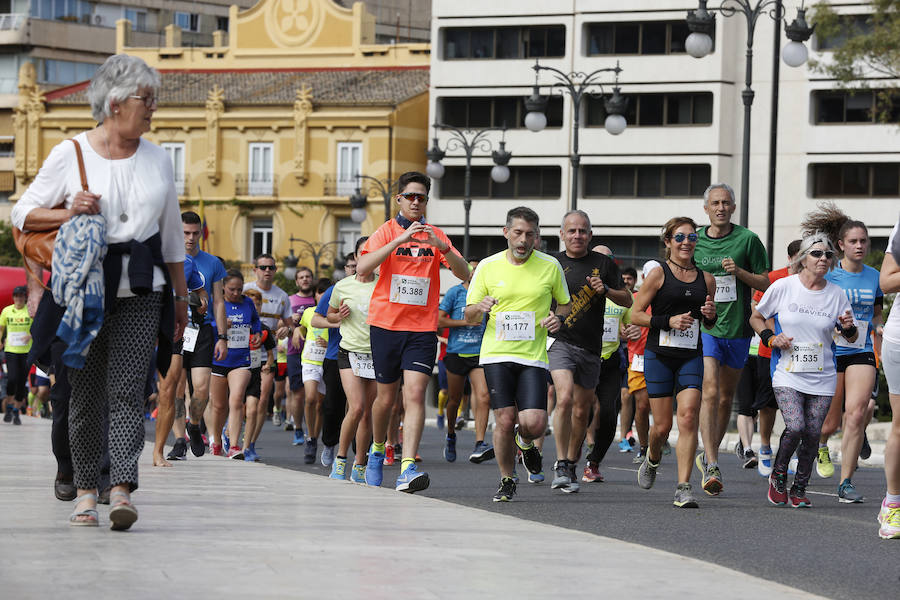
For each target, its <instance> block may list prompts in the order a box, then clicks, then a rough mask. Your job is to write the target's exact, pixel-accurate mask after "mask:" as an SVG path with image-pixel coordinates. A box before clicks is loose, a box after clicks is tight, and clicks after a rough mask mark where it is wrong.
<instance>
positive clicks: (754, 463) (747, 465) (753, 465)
mask: <svg viewBox="0 0 900 600" xmlns="http://www.w3.org/2000/svg"><path fill="white" fill-rule="evenodd" d="M758 464H759V459H758V458H751V459H749V460H748V461H747V462H745V463H744V468H745V469H755V468H756V466H757V465H758Z"/></svg>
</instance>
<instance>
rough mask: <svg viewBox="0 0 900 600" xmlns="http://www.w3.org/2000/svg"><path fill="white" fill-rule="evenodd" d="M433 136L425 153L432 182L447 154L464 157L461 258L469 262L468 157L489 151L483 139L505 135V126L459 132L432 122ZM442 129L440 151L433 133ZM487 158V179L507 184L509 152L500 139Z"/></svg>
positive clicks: (488, 145)
mask: <svg viewBox="0 0 900 600" xmlns="http://www.w3.org/2000/svg"><path fill="white" fill-rule="evenodd" d="M434 128H435V136H434V138H432V145H431V149H430V150H428V151H427V152H425V156H426V158H428V166H427V167H426V168H425V172H426V173H427V174H428V176H429V177H431V178H433V179H440V178H441V177H443V176H444V165H442V164H441V161H442V160H443V159H444V156H446V154H447V152H452V151H453V150H462V151H463V152H464V153H465V155H466V175H465V182H464V191H463V208H464V209H465V213H466V217H465V218H466V221H465V227H464V232H463V256H464V257H465V258H466V260H468V259H469V211H471V209H472V155H473V154H474V153H475V151H476V150H481V151H482V152H491V150H493V144H492V143H491V141H490V140H489V139H488V138H487V134H488V133H490V132H491V131H502V132H503V133H504V135H505V134H506V126H505V125H504V126H503V127H486V128H484V129H461V128H459V127H454V126H452V125H443V124H441V123H435V124H434ZM438 129H442V130H444V131H446V132H448V133H449V134H450V138H449V139H448V140H447V143H446V145H445V146H444V150H441V148H440V146H438V138H437V130H438ZM491 158H492V159H493V161H494V168H492V169H491V179H493V180H494V181H496V182H497V183H506V182H507V181H509V167H508V166H506V165H507V164H508V163H509V159H510V158H512V153H510V152H507V151H506V141H504V140H501V141H500V144H499V147H498V148H497V149H496V150H493V152H491Z"/></svg>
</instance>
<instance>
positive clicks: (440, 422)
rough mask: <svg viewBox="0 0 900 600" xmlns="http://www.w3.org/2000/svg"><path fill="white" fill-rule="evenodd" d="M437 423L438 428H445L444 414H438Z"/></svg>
mask: <svg viewBox="0 0 900 600" xmlns="http://www.w3.org/2000/svg"><path fill="white" fill-rule="evenodd" d="M436 425H437V428H438V429H443V428H444V415H438V416H437V424H436Z"/></svg>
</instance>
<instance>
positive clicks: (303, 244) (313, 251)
mask: <svg viewBox="0 0 900 600" xmlns="http://www.w3.org/2000/svg"><path fill="white" fill-rule="evenodd" d="M288 241H290V243H291V250H290V254H288V256H286V257H285V258H284V276H285V277H287V278H288V279H289V280H291V281H293V280H294V277H295V276H296V275H297V263H298V262H300V259H301V258H304V257H310V258H312V259H313V276H314V277H315V278H316V279H318V278H319V264H320V263H321V262H322V261H323V260H328V259H329V258H331V261H332V264H333V265H334V266H335V267H337V266H338V263H339V262H340V258H341V257H340V255H339V254H340V253H339V252H338V249H339V246H340V244H341V240H334V241H333V242H325V243H324V244H322V243H320V242H308V241H306V240H304V239H302V238H295V237H294V236H291V237H290V238H288ZM294 243H297V244H299V245H300V254H299V255H295V254H294Z"/></svg>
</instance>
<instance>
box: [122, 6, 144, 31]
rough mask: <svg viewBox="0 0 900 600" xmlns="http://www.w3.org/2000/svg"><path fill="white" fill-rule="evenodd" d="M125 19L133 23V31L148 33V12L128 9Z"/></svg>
mask: <svg viewBox="0 0 900 600" xmlns="http://www.w3.org/2000/svg"><path fill="white" fill-rule="evenodd" d="M125 18H126V19H128V20H129V21H131V29H132V31H147V11H145V10H134V9H133V8H126V9H125Z"/></svg>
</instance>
